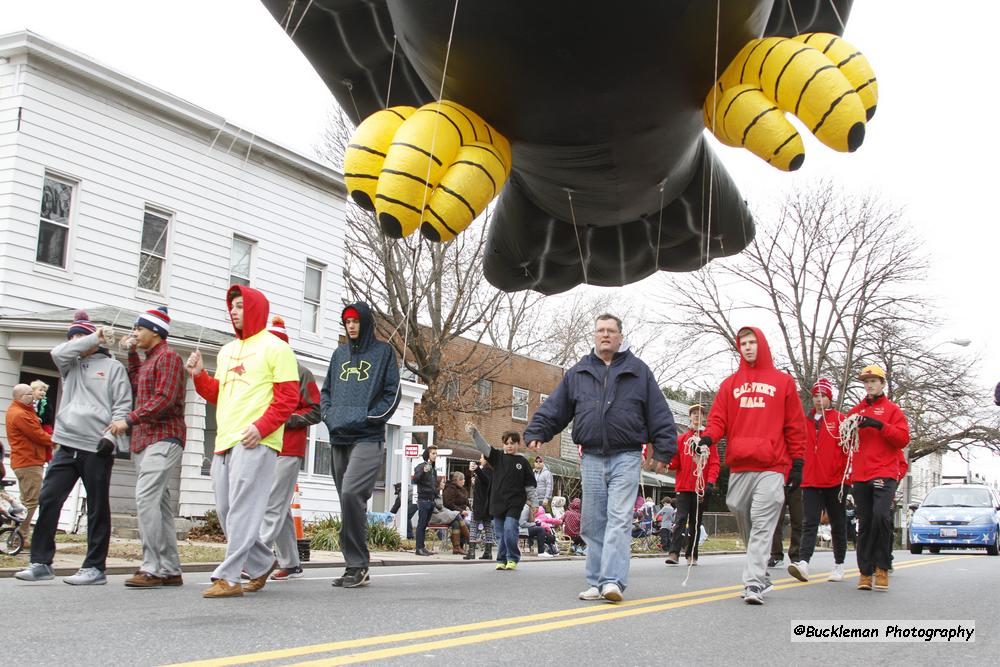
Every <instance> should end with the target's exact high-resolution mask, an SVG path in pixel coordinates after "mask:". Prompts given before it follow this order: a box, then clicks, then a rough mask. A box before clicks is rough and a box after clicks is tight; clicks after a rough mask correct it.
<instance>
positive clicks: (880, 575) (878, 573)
mask: <svg viewBox="0 0 1000 667" xmlns="http://www.w3.org/2000/svg"><path fill="white" fill-rule="evenodd" d="M875 590H877V591H887V590H889V570H883V569H882V568H880V567H876V568H875Z"/></svg>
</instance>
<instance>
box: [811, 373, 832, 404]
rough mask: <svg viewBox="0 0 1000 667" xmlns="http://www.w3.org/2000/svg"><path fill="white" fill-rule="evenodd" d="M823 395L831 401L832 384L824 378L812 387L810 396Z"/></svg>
mask: <svg viewBox="0 0 1000 667" xmlns="http://www.w3.org/2000/svg"><path fill="white" fill-rule="evenodd" d="M816 394H823V395H824V396H826V397H827V398H829V399H830V400H831V401H832V400H833V383H832V382H830V381H829V380H827V379H826V378H820V379H819V381H818V382H817V383H816V384H814V385H813V388H812V395H813V396H815V395H816Z"/></svg>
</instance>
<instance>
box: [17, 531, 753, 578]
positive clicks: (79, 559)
mask: <svg viewBox="0 0 1000 667" xmlns="http://www.w3.org/2000/svg"><path fill="white" fill-rule="evenodd" d="M111 543H112V545H133V546H135V547H137V548H138V547H140V546H141V543H140V542H139V540H128V539H122V538H117V537H114V538H112V539H111ZM81 545H82V546H84V547H86V544H85V543H80V542H58V543H56V556H55V558H54V559H53V561H52V567H53V569H54V570H55V573H56V576H60V577H64V576H69V575H71V574H73V573H74V572H76V571H77V570H78V569H80V565H81V564H82V563H83V558H84V557H83V554H76V553H66V551H67V549H69V550H74V549H73V548H75V547H76V548H78V547H80V546H81ZM179 545H180V546H200V547H215V548H222V549H224V548H225V543H220V542H195V541H191V540H187V541H183V542H180V543H179ZM448 549H449V552H448V553H445V552H441V553H436V554H434V555H433V556H417V555H416V554H414V553H413V552H412V551H373V552H372V553H371V566H372V567H389V566H399V565H446V564H448V565H456V564H464V565H477V564H479V565H483V564H490V565H492V564H493V561H492V560H489V561H484V560H480V559H479V558H476V559H475V560H464V559H463V557H462V556H456V555H453V554H451V553H450V549H451V546H450V545H449V546H448ZM702 553H703V554H704V555H706V556H707V555H709V554H710V553H717V554H722V553H742V552H729V551H718V552H708V551H704V552H702ZM309 556H310V558H309V562H308V563H302V567H304V568H320V567H334V568H336V567H344V559H343V557H342V556H341V554H340V552H338V551H316V550H313V551H312V553H310V555H309ZM664 556H665V554H659V553H654V554H632V557H633V558H663V557H664ZM15 558H17V559H18V560H19V561H23V564H22V565H19V566H15V567H3V568H0V579H2V578H5V577H13V576H14V573H15V572H17V571H18V570H21V569H23V568H25V567H27V566H28V554H27V552H22V553H21V554H19V555H18V556H16V557H15ZM523 559H524V560H525V561H527V562H533V561H537V562H548V561H556V560H579V561H582V560H584V556H555V557H553V558H538V557H537V556H529V555H527V554H524V555H523ZM141 564H142V563H141V561H139V560H133V559H126V558H110V557H109V558H108V561H107V569H106V570H105V572H106V573H107V574H132V573H133V572H135V571H136V570H137V569H138V568H139V566H140V565H141ZM217 565H218V562H217V561H206V562H183V563H182V566H183V568H184V571H185V572H211V571H212V570H214V569H215V568H216V566H217Z"/></svg>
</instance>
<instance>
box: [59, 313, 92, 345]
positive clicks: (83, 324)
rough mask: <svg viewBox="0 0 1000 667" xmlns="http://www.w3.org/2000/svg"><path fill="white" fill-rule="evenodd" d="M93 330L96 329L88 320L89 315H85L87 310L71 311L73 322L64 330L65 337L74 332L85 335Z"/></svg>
mask: <svg viewBox="0 0 1000 667" xmlns="http://www.w3.org/2000/svg"><path fill="white" fill-rule="evenodd" d="M95 331H97V327H95V326H94V323H93V322H91V321H90V315H87V311H85V310H78V311H76V312H75V313H73V322H72V324H70V325H69V329H68V330H67V331H66V338H72V337H73V336H74V335H76V334H83V335H84V336H87V335H89V334H92V333H94V332H95Z"/></svg>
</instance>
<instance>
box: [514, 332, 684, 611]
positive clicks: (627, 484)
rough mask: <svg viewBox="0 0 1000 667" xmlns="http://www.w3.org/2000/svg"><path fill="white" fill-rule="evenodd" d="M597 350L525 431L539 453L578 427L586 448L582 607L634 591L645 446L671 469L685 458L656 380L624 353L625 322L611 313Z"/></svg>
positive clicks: (571, 371)
mask: <svg viewBox="0 0 1000 667" xmlns="http://www.w3.org/2000/svg"><path fill="white" fill-rule="evenodd" d="M595 325H596V326H595V329H596V330H595V332H594V349H593V351H592V352H591V353H590V354H588V355H587V356H585V357H583V358H582V359H580V361H578V362H577V363H576V365H575V366H573V367H572V368H571V369H569V370H568V371H567V372H566V374H565V375H564V376H563V379H562V381H561V382H560V383H559V385H558V386H557V387H556V389H555V391H554V392H553V393H552V394H551V395H550V396H549V397H548V398H547V399H546V400H545V402H544V403H542V405H541V406H540V407H539V408H538V410H537V411H536V412H535V414H534V416H533V417H532V418H531V423H530V424H529V425H528V428H527V429H525V432H524V439H525V440H527V441H528V446H529V447H532V448H535V449H537V448H538V447H540V446H541V444H542V443H543V442H548V441H549V440H551V439H552V438H553V437H555V435H556V434H558V433H559V432H560V431H562V430H563V429H564V428H566V426H567V425H568V424H569V423H570V421H572V422H573V442H575V443H577V444H579V445H580V447H581V455H582V458H581V460H580V476H581V478H582V480H581V481H582V482H583V515H582V524H583V525H582V531H581V532H582V535H583V539H584V541H585V542H586V543H587V566H586V573H587V583H588V584H589V587H588V588H587V589H586V590H585V591H583V592H581V593H580V594H579V596H578V597H579V598H580V599H581V600H600V599H602V598H603V599H604V600H606V601H608V602H620V601H621V600H622V593H623V591H624V590H625V587H626V586H627V585H628V573H629V562H630V558H631V549H632V511H633V502H634V500H635V498H636V494H637V492H638V490H639V475H640V466H641V465H642V445H643V443H651V444H652V445H653V458H654V459H655V460H656V461H658V462H659V463H660V464H661V466H660V467H665V466H666V464H667V463H669V461H670V459H671V458H672V457H673V455H674V453H675V452H676V451H677V430H676V427H675V426H674V417H673V415H672V414H671V412H670V408H669V407H668V406H667V401H666V399H665V398H664V396H663V392H662V391H661V390H660V387H659V385H658V384H657V382H656V377H655V376H654V375H653V372H652V371H651V370H650V369H649V367H648V366H647V365H646V364H645V363H643V361H642V360H641V359H639V358H638V357H636V356H635V355H634V354H632V352H631V351H629V350H628V349H623V345H622V343H623V340H624V338H623V335H622V322H621V320H620V319H618V318H617V317H615V316H614V315H611V314H609V313H604V314H603V315H599V316H598V317H597V320H596V322H595Z"/></svg>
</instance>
